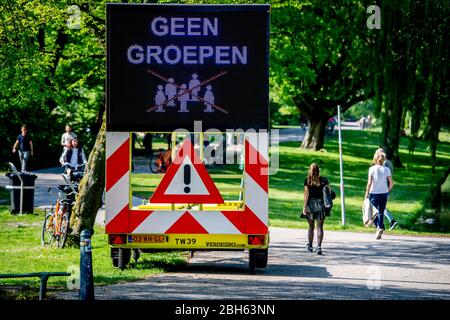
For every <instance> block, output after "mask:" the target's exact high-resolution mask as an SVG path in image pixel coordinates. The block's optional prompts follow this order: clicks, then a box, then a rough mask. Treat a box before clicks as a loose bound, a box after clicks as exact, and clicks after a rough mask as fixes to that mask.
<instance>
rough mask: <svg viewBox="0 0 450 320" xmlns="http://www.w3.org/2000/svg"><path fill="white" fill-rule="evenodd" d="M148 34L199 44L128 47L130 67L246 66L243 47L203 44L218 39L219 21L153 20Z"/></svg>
mask: <svg viewBox="0 0 450 320" xmlns="http://www.w3.org/2000/svg"><path fill="white" fill-rule="evenodd" d="M149 31H150V32H151V33H152V34H153V35H155V36H156V38H155V40H158V39H160V37H170V40H173V42H175V43H176V42H177V40H178V39H180V38H181V37H190V38H191V40H192V41H193V42H194V41H195V40H202V41H201V42H202V43H203V44H202V45H175V44H170V45H167V46H164V47H163V46H160V45H152V44H145V45H143V44H133V45H131V46H129V47H128V50H127V59H128V61H129V62H130V63H132V64H142V63H146V64H149V65H152V64H171V65H175V64H186V65H196V64H200V65H202V64H216V65H229V64H244V65H245V64H247V51H248V50H247V46H233V45H221V46H213V45H205V44H204V43H205V41H204V40H205V37H206V38H213V37H214V38H215V37H219V31H220V20H219V18H197V17H196V18H194V17H190V18H182V17H171V18H166V17H156V18H153V19H152V20H151V23H150V26H149Z"/></svg>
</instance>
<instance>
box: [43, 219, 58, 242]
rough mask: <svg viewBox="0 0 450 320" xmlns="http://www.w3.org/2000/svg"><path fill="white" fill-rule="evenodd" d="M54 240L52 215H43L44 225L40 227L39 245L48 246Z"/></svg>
mask: <svg viewBox="0 0 450 320" xmlns="http://www.w3.org/2000/svg"><path fill="white" fill-rule="evenodd" d="M54 239H55V219H53V213H51V212H50V213H47V214H46V215H45V219H44V224H43V225H42V233H41V245H42V246H50V245H51V244H52V243H53V240H54Z"/></svg>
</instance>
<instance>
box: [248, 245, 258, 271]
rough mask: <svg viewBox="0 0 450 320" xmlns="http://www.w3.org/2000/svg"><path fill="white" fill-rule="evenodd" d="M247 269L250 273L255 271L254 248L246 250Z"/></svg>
mask: <svg viewBox="0 0 450 320" xmlns="http://www.w3.org/2000/svg"><path fill="white" fill-rule="evenodd" d="M248 269H249V271H250V274H255V273H256V252H255V250H254V249H250V250H248Z"/></svg>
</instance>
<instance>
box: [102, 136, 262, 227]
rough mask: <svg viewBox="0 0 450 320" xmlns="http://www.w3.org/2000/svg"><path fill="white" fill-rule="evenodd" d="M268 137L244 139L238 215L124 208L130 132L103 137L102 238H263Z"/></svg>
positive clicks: (127, 201) (128, 172) (128, 182)
mask: <svg viewBox="0 0 450 320" xmlns="http://www.w3.org/2000/svg"><path fill="white" fill-rule="evenodd" d="M268 149H269V147H268V134H267V133H257V134H256V133H248V134H245V169H244V170H245V172H244V201H245V209H244V210H242V211H166V210H155V211H149V210H137V209H132V208H131V206H130V203H129V202H130V169H131V168H130V133H128V132H107V133H106V216H105V223H106V233H127V234H131V233H135V234H147V233H148V234H154V233H158V234H161V233H166V234H176V233H178V234H181V233H183V234H267V233H268V221H269V194H268V191H269V189H268V188H269V183H268V174H267V173H268Z"/></svg>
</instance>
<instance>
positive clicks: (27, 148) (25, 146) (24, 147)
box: [12, 124, 33, 172]
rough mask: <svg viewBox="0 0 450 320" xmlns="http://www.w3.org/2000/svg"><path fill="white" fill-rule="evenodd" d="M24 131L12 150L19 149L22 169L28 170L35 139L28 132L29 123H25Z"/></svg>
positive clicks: (22, 129)
mask: <svg viewBox="0 0 450 320" xmlns="http://www.w3.org/2000/svg"><path fill="white" fill-rule="evenodd" d="M21 131H22V133H21V134H19V135H18V136H17V140H16V142H15V143H14V146H13V149H12V152H13V153H16V151H17V150H19V159H20V165H21V171H22V172H23V171H27V162H28V159H29V158H30V155H31V156H33V141H31V137H30V135H29V134H28V129H27V125H26V124H23V125H22V127H21Z"/></svg>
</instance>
